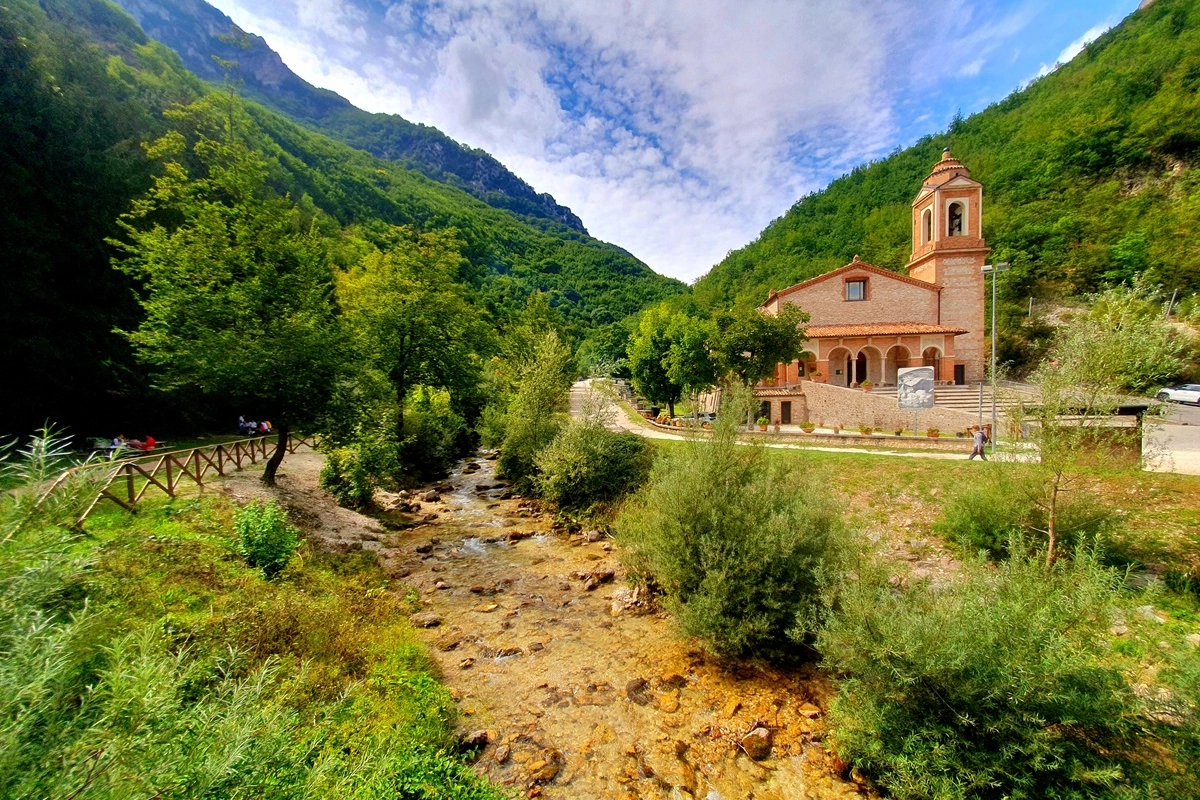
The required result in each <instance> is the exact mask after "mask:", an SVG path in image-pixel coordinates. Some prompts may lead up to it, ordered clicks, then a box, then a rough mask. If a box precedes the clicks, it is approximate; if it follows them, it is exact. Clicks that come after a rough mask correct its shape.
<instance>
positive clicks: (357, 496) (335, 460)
mask: <svg viewBox="0 0 1200 800" xmlns="http://www.w3.org/2000/svg"><path fill="white" fill-rule="evenodd" d="M320 482H321V488H322V489H324V490H325V491H327V492H329V493H330V494H331V495H333V499H334V500H337V502H338V505H341V506H345V507H346V508H365V507H367V506H369V505H370V504H371V499H372V498H373V497H374V495H375V486H376V483H377V481H376V479H375V477H374V476H372V475H371V474H370V472H368V471H367V468H366V465H365V464H364V463H363V459H362V451H361V448H360V447H359V446H358V445H351V446H349V447H334V448H331V449H329V450H327V451H325V463H324V464H323V465H322V466H321V477H320Z"/></svg>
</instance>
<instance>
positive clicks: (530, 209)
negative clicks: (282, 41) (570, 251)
mask: <svg viewBox="0 0 1200 800" xmlns="http://www.w3.org/2000/svg"><path fill="white" fill-rule="evenodd" d="M118 5H120V6H121V7H122V8H124V9H125V10H126V11H127V12H129V14H130V15H132V16H133V18H134V19H136V20H137V21H138V23H139V24H140V25H141V26H142V28H143V29H144V30H145V31H146V32H147V33H148V34H150V36H152V37H154V38H155V39H156V40H158V41H159V42H162V43H163V44H165V45H167V46H168V47H170V48H172V49H173V50H174V51H175V52H176V53H178V54H179V57H180V58H181V59H182V61H183V64H184V65H185V66H186V67H187V68H188V69H189V70H191V71H192V72H193V73H195V74H196V75H198V76H199V77H201V78H204V79H205V80H208V81H211V82H213V83H216V84H221V83H223V82H224V81H225V80H226V79H228V78H230V77H233V78H235V79H236V80H237V81H238V82H239V86H240V90H241V91H242V92H243V93H244V94H245V95H246V96H247V97H249V98H251V99H253V100H255V101H257V102H259V103H262V104H264V105H266V106H267V107H268V108H272V109H275V110H277V111H281V112H282V113H284V114H286V115H287V116H289V117H291V118H292V119H294V120H297V121H298V122H301V123H303V124H304V125H307V126H308V127H311V128H314V129H316V130H318V131H320V132H322V133H325V134H327V135H329V136H332V137H333V138H335V139H338V140H339V141H343V142H346V143H347V144H349V145H350V146H352V147H356V148H358V149H360V150H366V151H367V152H368V153H371V154H372V155H374V156H377V157H379V158H382V159H386V160H388V161H397V162H399V163H402V164H403V165H404V166H406V167H409V168H412V169H416V170H419V171H420V172H421V173H422V174H424V175H426V176H427V177H430V178H433V179H434V180H436V181H439V182H441V183H447V184H449V185H451V186H454V187H456V188H459V189H462V190H464V191H466V192H468V193H470V194H472V195H474V196H475V197H477V198H479V199H480V200H483V201H484V202H485V203H487V204H488V205H491V206H495V207H496V208H503V209H506V210H508V211H512V212H513V213H515V214H518V215H521V216H522V217H524V218H525V219H526V220H527V221H529V222H532V223H533V224H535V225H547V224H548V225H551V226H566V227H568V228H574V229H575V230H577V231H580V232H582V233H586V230H585V229H584V227H583V223H582V222H581V221H580V219H579V218H578V217H577V216H575V214H574V213H572V212H571V209H569V208H566V207H565V206H561V205H559V204H558V203H557V202H555V200H554V198H553V197H551V196H550V195H548V194H538V193H537V192H536V191H534V189H533V187H531V186H529V184H527V183H525V182H524V181H523V180H521V179H520V178H518V177H517V176H516V175H514V174H512V173H511V172H509V171H508V169H507V168H505V166H504V165H503V164H501V163H500V162H499V161H497V160H496V159H495V158H493V157H492V156H491V155H489V154H488V153H485V152H484V151H482V150H475V149H472V148H469V147H465V146H463V145H461V144H459V143H458V142H456V141H454V140H453V139H451V138H450V137H449V136H447V135H446V134H444V133H442V132H441V131H439V130H438V129H437V128H434V127H431V126H428V125H421V124H417V123H413V122H409V121H408V120H406V119H403V118H402V117H399V116H397V115H395V114H370V113H367V112H366V111H363V110H361V109H359V108H355V107H354V106H353V105H351V104H350V101H348V100H347V99H346V98H344V97H342V96H340V95H338V94H336V93H334V92H331V91H329V90H327V89H319V88H317V87H315V86H313V85H312V84H310V83H308V82H307V81H305V80H304V79H302V78H301V77H300V76H298V75H296V74H295V73H294V72H292V71H291V70H290V69H289V68H288V66H287V65H286V64H284V63H283V60H282V59H281V58H280V57H279V55H278V54H277V53H276V52H275V51H273V50H272V49H271V48H270V47H268V46H267V43H266V42H265V41H263V39H262V38H261V37H258V36H255V35H253V34H248V33H246V32H245V31H243V30H242V29H241V28H239V27H238V26H237V25H235V24H234V23H233V20H231V19H230V18H229V17H227V16H226V15H225V14H223V13H222V12H221V11H219V10H218V9H216V8H213V7H212V6H211V5H209V4H208V3H206V2H204V0H119V2H118Z"/></svg>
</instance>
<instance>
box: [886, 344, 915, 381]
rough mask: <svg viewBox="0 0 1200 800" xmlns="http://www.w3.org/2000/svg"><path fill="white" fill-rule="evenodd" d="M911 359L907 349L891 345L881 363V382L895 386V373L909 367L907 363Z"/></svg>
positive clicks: (898, 345) (902, 346)
mask: <svg viewBox="0 0 1200 800" xmlns="http://www.w3.org/2000/svg"><path fill="white" fill-rule="evenodd" d="M911 357H912V356H911V354H910V353H909V352H908V348H907V347H905V346H904V345H900V344H896V345H892V346H891V348H889V349H888V351H887V357H886V358H885V359H884V362H883V382H884V383H890V384H895V383H896V372H897V371H898V370H902V369H904V368H905V367H907V366H909V363H908V362H909V359H910V358H911Z"/></svg>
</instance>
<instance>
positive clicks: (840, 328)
mask: <svg viewBox="0 0 1200 800" xmlns="http://www.w3.org/2000/svg"><path fill="white" fill-rule="evenodd" d="M804 332H805V334H806V335H807V336H808V338H809V339H851V338H857V337H862V336H917V335H920V334H923V333H925V334H947V333H951V334H955V335H958V334H960V333H966V332H967V331H966V329H964V328H951V327H947V326H946V325H932V324H930V323H928V322H867V323H862V324H857V325H810V326H809V327H807V328H805V329H804Z"/></svg>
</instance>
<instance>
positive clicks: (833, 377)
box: [828, 347, 854, 386]
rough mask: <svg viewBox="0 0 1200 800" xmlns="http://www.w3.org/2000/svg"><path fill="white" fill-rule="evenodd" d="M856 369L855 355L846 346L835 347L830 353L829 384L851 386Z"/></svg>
mask: <svg viewBox="0 0 1200 800" xmlns="http://www.w3.org/2000/svg"><path fill="white" fill-rule="evenodd" d="M853 369H854V357H853V355H852V354H851V353H850V351H849V350H847V349H846V348H845V347H835V348H834V349H833V350H832V351H830V353H829V381H828V382H829V384H830V385H831V386H849V385H850V381H851V377H850V376H851V374H852V371H853Z"/></svg>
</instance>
